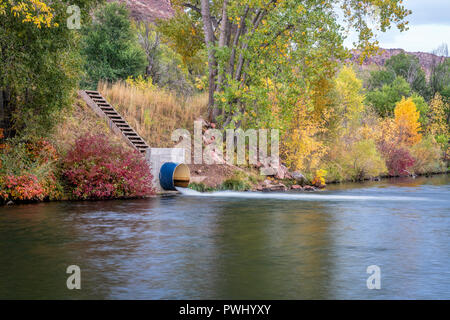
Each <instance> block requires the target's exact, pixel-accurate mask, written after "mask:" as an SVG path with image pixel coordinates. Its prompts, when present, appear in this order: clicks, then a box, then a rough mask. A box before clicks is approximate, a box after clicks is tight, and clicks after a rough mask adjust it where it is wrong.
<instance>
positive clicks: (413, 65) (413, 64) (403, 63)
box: [385, 53, 431, 100]
mask: <svg viewBox="0 0 450 320" xmlns="http://www.w3.org/2000/svg"><path fill="white" fill-rule="evenodd" d="M385 67H386V68H387V69H388V70H392V71H393V72H395V74H396V75H397V76H401V77H403V78H404V79H405V80H406V81H408V83H409V85H410V86H411V89H412V90H413V91H414V92H416V93H418V94H419V95H421V96H422V97H424V98H425V99H427V100H428V99H430V97H431V96H430V94H431V91H430V88H429V86H428V84H427V80H426V77H425V72H424V71H423V70H422V67H421V65H420V63H419V59H418V58H417V57H416V56H413V55H410V54H406V53H401V54H398V55H395V56H392V57H391V58H390V59H388V60H387V61H386V63H385Z"/></svg>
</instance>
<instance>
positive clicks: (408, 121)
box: [394, 98, 422, 146]
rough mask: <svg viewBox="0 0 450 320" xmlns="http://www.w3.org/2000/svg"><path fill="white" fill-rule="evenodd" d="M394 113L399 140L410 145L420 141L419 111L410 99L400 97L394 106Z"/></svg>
mask: <svg viewBox="0 0 450 320" xmlns="http://www.w3.org/2000/svg"><path fill="white" fill-rule="evenodd" d="M394 114H395V119H394V120H395V124H396V126H397V129H398V133H399V140H400V142H401V143H405V144H407V145H410V146H412V145H415V144H416V143H418V142H420V140H421V139H422V135H421V134H420V133H419V132H420V130H421V127H420V122H419V118H420V113H419V111H417V108H416V105H415V104H414V102H413V101H412V99H411V98H408V99H405V98H402V100H401V101H400V102H398V103H397V105H396V106H395V110H394Z"/></svg>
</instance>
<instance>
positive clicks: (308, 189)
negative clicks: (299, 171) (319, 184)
mask: <svg viewBox="0 0 450 320" xmlns="http://www.w3.org/2000/svg"><path fill="white" fill-rule="evenodd" d="M303 190H305V191H316V190H317V189H316V188H314V187H313V186H304V187H303Z"/></svg>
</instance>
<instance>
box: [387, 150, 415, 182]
mask: <svg viewBox="0 0 450 320" xmlns="http://www.w3.org/2000/svg"><path fill="white" fill-rule="evenodd" d="M380 151H381V153H382V154H383V156H384V158H385V160H386V167H387V169H388V171H389V175H391V176H405V175H410V174H411V171H412V170H411V169H412V167H413V165H414V158H413V157H412V156H411V154H410V152H409V151H408V149H406V148H405V147H403V146H400V145H397V144H394V143H389V142H384V143H381V145H380Z"/></svg>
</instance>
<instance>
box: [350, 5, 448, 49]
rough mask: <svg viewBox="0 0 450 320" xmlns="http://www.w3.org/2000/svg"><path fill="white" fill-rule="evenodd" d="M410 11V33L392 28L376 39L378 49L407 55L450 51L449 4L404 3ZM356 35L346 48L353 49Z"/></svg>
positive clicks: (408, 18) (352, 36)
mask: <svg viewBox="0 0 450 320" xmlns="http://www.w3.org/2000/svg"><path fill="white" fill-rule="evenodd" d="M404 5H405V7H406V8H408V9H410V10H412V14H411V15H409V16H408V17H407V20H408V21H409V30H408V31H404V32H399V31H398V29H397V28H396V27H395V26H393V27H392V28H391V29H390V30H388V31H386V32H385V33H382V32H380V33H379V34H378V36H377V39H378V41H379V42H380V47H382V48H386V49H391V48H401V49H405V50H406V51H411V52H414V51H422V52H432V51H433V50H434V49H436V48H437V47H439V46H440V45H442V44H443V43H446V44H447V45H448V46H449V47H450V0H404ZM353 41H355V35H354V34H350V35H349V37H348V38H347V40H346V42H345V44H346V45H347V46H349V47H352V45H351V43H352V42H353Z"/></svg>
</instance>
